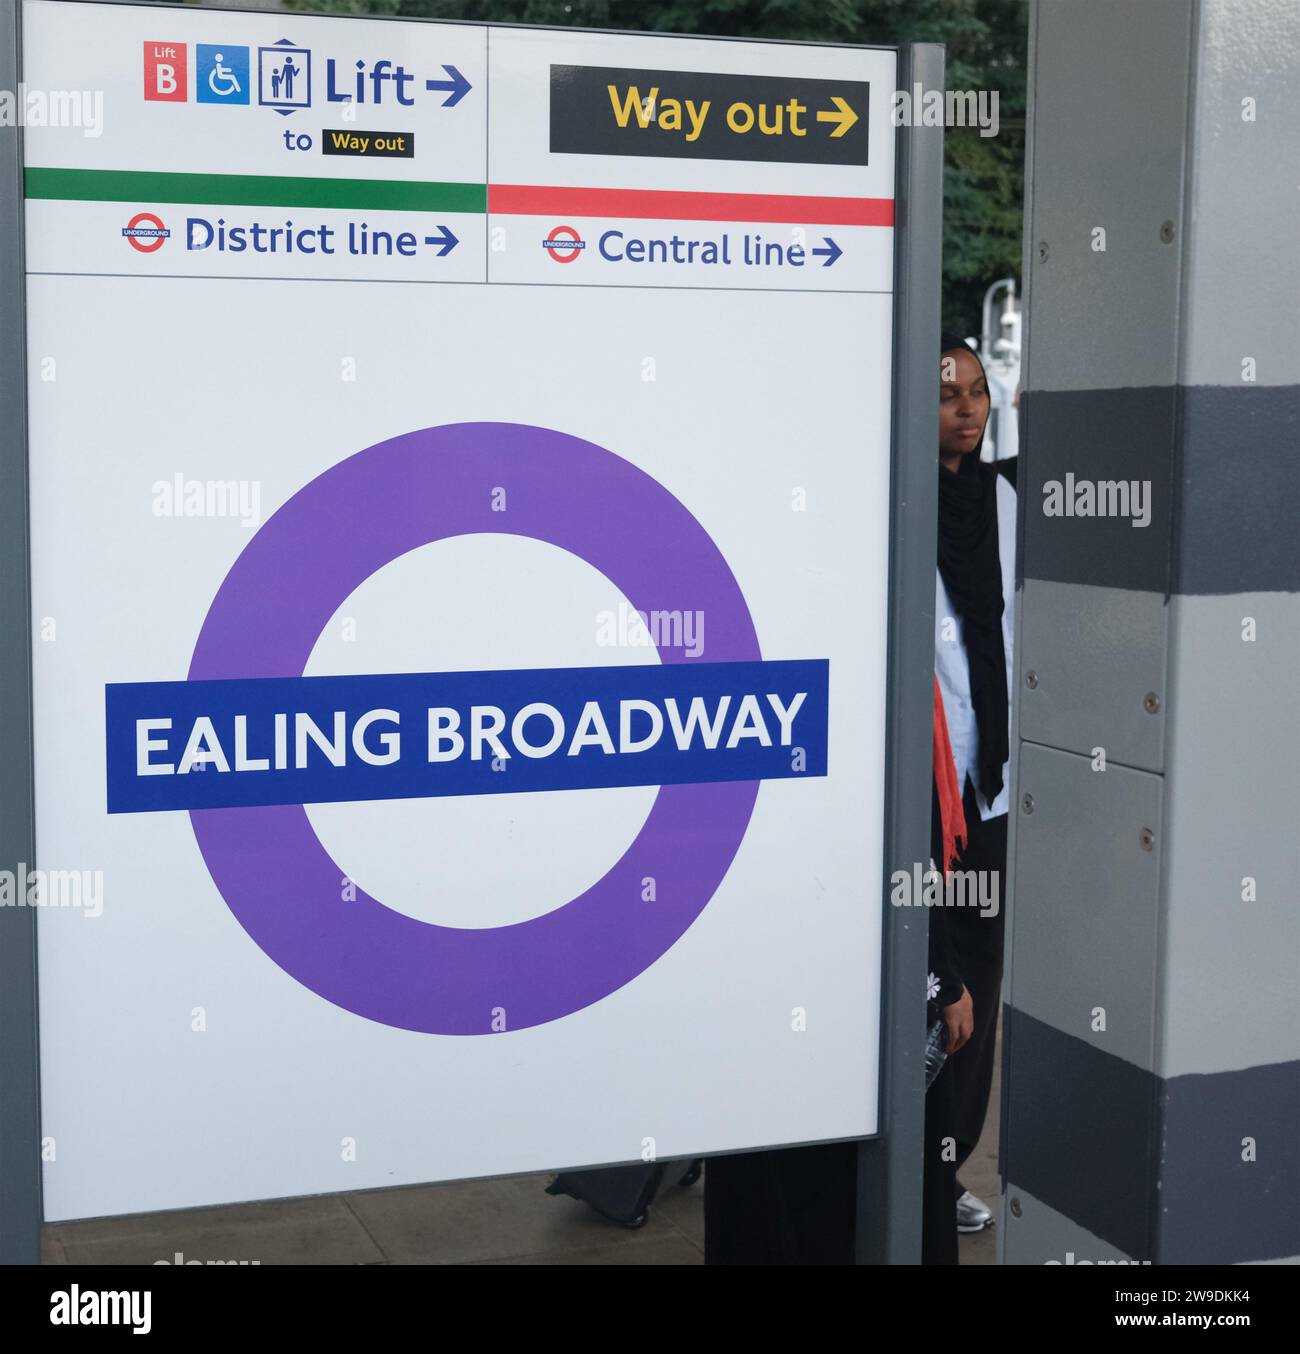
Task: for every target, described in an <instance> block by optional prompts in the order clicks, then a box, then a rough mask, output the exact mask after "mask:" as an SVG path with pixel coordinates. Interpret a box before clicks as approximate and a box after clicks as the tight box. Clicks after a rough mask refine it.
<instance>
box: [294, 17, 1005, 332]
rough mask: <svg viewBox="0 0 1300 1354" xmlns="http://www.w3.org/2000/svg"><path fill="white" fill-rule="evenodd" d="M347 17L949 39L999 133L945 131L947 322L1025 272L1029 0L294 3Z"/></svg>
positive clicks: (952, 54)
mask: <svg viewBox="0 0 1300 1354" xmlns="http://www.w3.org/2000/svg"><path fill="white" fill-rule="evenodd" d="M286 3H287V4H288V5H289V7H290V8H296V9H304V10H311V11H318V12H319V11H325V12H329V13H341V14H378V15H391V16H394V17H401V18H421V19H449V20H462V21H466V20H467V21H471V22H485V23H524V24H551V25H557V26H574V27H579V28H614V29H623V30H627V31H630V32H651V33H694V34H700V35H710V36H716V37H737V38H784V39H790V40H795V41H813V42H844V43H881V44H885V45H893V44H896V43H903V42H942V43H944V44H945V45H946V47H947V49H948V66H947V87H948V88H949V89H961V90H989V91H992V90H996V91H997V93H998V119H999V130H998V135H997V136H996V137H982V136H981V135H980V134H979V130H978V129H977V128H949V129H948V132H947V135H946V137H945V147H946V150H945V160H946V174H945V182H944V267H943V274H944V275H943V308H944V325H945V328H950V329H955V330H957V331H958V332H960V333H967V334H975V333H978V332H979V325H980V303H981V301H982V299H983V296H984V289H985V287H987V286H988V284H989V283H990V282H992V281H994V280H995V279H997V278H999V277H1005V276H1007V275H1011V276H1014V277H1016V278H1019V276H1020V233H1021V203H1022V198H1023V194H1024V152H1025V57H1026V50H1025V49H1026V36H1027V25H1028V20H1027V13H1026V0H286Z"/></svg>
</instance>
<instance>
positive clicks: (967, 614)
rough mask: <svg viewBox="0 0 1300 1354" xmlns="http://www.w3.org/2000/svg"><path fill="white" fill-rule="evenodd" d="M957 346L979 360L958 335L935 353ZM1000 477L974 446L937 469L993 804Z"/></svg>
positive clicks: (999, 702)
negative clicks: (949, 466) (953, 465)
mask: <svg viewBox="0 0 1300 1354" xmlns="http://www.w3.org/2000/svg"><path fill="white" fill-rule="evenodd" d="M954 348H964V349H965V350H966V352H968V353H970V354H971V356H972V357H974V358H975V360H976V361H977V362H979V355H978V354H977V353H975V352H973V351H972V350H971V349H970V348H968V347H966V344H964V343H963V342H962V341H961V339H959V338H953V337H951V336H949V335H947V334H945V335H943V337H942V338H941V339H940V350H941V351H940V356H942V354H943V353H947V352H951V351H952V350H953V349H954ZM983 365H984V364H983V363H980V367H981V370H982V369H983ZM997 480H998V477H997V471H996V470H994V468H993V467H992V466H991V465H986V464H985V463H984V462H983V461H981V460H980V458H979V453H978V452H977V451H971V452H968V453H967V454H966V455H964V456H963V457H962V458H961V462H960V464H959V467H958V470H957V472H956V473H955V474H954V473H953V472H952V471H951V470H945V469H944V468H943V466H942V465H940V467H939V574H940V576H941V577H942V579H943V585H944V587H945V588H947V589H948V596H949V597H950V598H951V599H952V605H953V610H954V611H956V613H957V615H958V616H959V617H960V618H961V631H962V641H963V643H964V644H965V647H966V659H967V663H968V664H969V667H970V690H971V704H972V705H973V706H974V709H975V727H976V729H977V731H978V733H979V759H978V763H977V766H976V767H975V768H974V775H973V777H972V778H973V779H974V781H975V784H976V785H977V786H978V788H979V791H980V793H981V794H982V795H983V796H984V798H985V799H986V800H988V802H989V803H990V804H991V803H992V802H993V801H994V800H995V799H996V798H997V797H998V795H999V794H1000V793H1001V791H1002V767H1003V765H1004V764H1005V763H1006V760H1007V757H1008V754H1009V751H1010V748H1009V743H1008V729H1007V658H1006V649H1005V648H1004V647H1003V644H1002V610H1003V597H1002V561H1001V558H1000V557H999V554H998V483H997Z"/></svg>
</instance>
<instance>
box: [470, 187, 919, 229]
mask: <svg viewBox="0 0 1300 1354" xmlns="http://www.w3.org/2000/svg"><path fill="white" fill-rule="evenodd" d="M488 211H489V212H497V213H499V214H501V215H505V216H606V217H608V216H614V217H634V218H639V219H643V220H653V221H772V222H777V221H779V222H789V223H791V224H795V225H799V224H803V225H819V226H892V225H893V224H894V200H893V198H889V197H791V196H785V195H782V194H773V193H682V192H670V191H665V190H662V189H658V188H652V189H640V188H547V187H537V186H533V185H530V184H520V183H491V184H489V185H488Z"/></svg>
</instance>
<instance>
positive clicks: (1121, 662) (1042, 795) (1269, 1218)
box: [1001, 0, 1300, 1264]
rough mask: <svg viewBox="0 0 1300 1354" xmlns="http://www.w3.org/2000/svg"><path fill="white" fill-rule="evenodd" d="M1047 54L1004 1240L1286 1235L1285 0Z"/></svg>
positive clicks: (1261, 0)
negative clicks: (1107, 490)
mask: <svg viewBox="0 0 1300 1354" xmlns="http://www.w3.org/2000/svg"><path fill="white" fill-rule="evenodd" d="M1030 63H1031V69H1030V98H1031V103H1030V144H1029V160H1030V164H1029V166H1028V169H1029V181H1028V193H1027V201H1026V218H1025V220H1026V240H1025V244H1026V265H1025V276H1026V281H1027V283H1028V319H1027V335H1028V351H1029V364H1028V366H1027V368H1026V371H1025V377H1024V391H1025V394H1024V395H1023V396H1022V430H1023V454H1022V467H1021V472H1020V490H1021V495H1022V502H1021V505H1020V506H1021V548H1022V559H1021V569H1022V574H1023V577H1022V580H1021V586H1020V590H1019V594H1018V609H1019V614H1018V620H1019V624H1018V631H1017V636H1018V642H1017V652H1016V678H1017V681H1016V686H1017V693H1016V701H1017V713H1016V756H1017V759H1018V772H1017V781H1016V798H1015V801H1014V802H1013V807H1012V833H1013V847H1012V850H1013V860H1014V870H1013V888H1014V898H1013V900H1012V905H1011V914H1010V922H1011V926H1010V930H1009V933H1008V979H1007V983H1006V986H1005V989H1004V999H1005V1000H1006V1002H1007V1006H1006V1008H1005V1010H1004V1019H1005V1028H1006V1033H1005V1037H1004V1049H1005V1052H1004V1058H1005V1063H1004V1101H1003V1162H1002V1165H1003V1179H1004V1191H1003V1215H1002V1219H1001V1227H1002V1247H1003V1257H1004V1259H1005V1260H1006V1261H1008V1262H1012V1263H1044V1262H1050V1261H1058V1262H1061V1263H1068V1262H1070V1257H1071V1256H1073V1262H1074V1263H1078V1262H1080V1261H1084V1260H1088V1261H1096V1260H1099V1259H1106V1258H1111V1259H1114V1258H1128V1259H1133V1260H1145V1261H1152V1262H1154V1263H1157V1264H1159V1263H1178V1262H1191V1263H1220V1262H1242V1261H1265V1260H1278V1259H1286V1258H1290V1257H1297V1256H1300V1130H1297V1124H1298V1123H1300V1060H1298V1059H1300V1024H1298V1023H1297V1021H1296V1019H1295V1001H1296V994H1297V990H1298V989H1300V983H1298V982H1297V978H1298V977H1300V908H1298V907H1297V899H1298V897H1300V848H1298V847H1297V840H1298V837H1300V834H1298V833H1297V819H1298V817H1300V815H1298V814H1297V798H1298V796H1297V786H1298V785H1300V713H1298V711H1300V695H1298V693H1297V674H1298V672H1300V597H1297V590H1298V589H1300V548H1298V547H1297V538H1298V534H1300V533H1298V532H1297V501H1298V495H1297V485H1298V484H1300V457H1298V456H1297V441H1298V439H1297V417H1296V411H1297V403H1298V399H1297V391H1298V389H1300V387H1298V384H1297V383H1298V382H1300V322H1298V319H1297V316H1298V313H1300V311H1298V307H1297V301H1298V300H1300V256H1298V253H1297V239H1298V238H1300V232H1298V231H1297V220H1298V213H1297V195H1296V183H1297V178H1298V177H1300V135H1298V134H1297V119H1296V112H1295V96H1296V90H1297V88H1300V9H1297V7H1296V6H1295V4H1294V0H1252V2H1251V3H1250V4H1239V3H1233V2H1232V0H1144V3H1142V4H1133V3H1130V2H1129V0H1093V3H1089V4H1075V3H1063V2H1062V0H1049V3H1038V4H1035V6H1034V9H1033V14H1032V19H1031V31H1030ZM1101 230H1104V232H1105V234H1104V238H1103V237H1102V236H1101V235H1099V234H1098V233H1097V232H1098V231H1101ZM1103 243H1104V248H1102V247H1101V246H1102V245H1103ZM1069 475H1073V476H1074V477H1075V483H1074V485H1073V490H1074V492H1073V495H1070V493H1069V491H1070V488H1071V485H1070V481H1069V480H1068V479H1067V476H1069ZM1120 480H1124V481H1129V482H1130V483H1131V482H1134V481H1136V482H1138V483H1139V484H1140V485H1148V486H1149V491H1148V494H1149V496H1148V497H1147V498H1146V507H1147V508H1148V509H1149V512H1150V519H1149V523H1148V525H1145V526H1138V525H1135V524H1134V518H1133V517H1132V516H1129V517H1122V516H1111V517H1097V516H1093V517H1089V516H1077V515H1076V516H1064V517H1063V516H1049V515H1048V513H1047V511H1046V509H1047V506H1048V503H1049V498H1048V495H1049V492H1050V491H1051V489H1052V485H1053V483H1056V484H1058V485H1060V486H1061V493H1062V495H1063V496H1069V497H1072V498H1073V501H1074V502H1075V504H1076V505H1078V504H1079V495H1080V493H1081V492H1083V491H1082V490H1081V488H1080V482H1082V481H1090V482H1098V481H1120ZM1140 502H1141V500H1139V503H1140ZM1131 507H1132V504H1130V508H1131ZM1103 757H1104V770H1103V769H1102V765H1103V760H1102V759H1103Z"/></svg>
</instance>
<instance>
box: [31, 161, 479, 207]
mask: <svg viewBox="0 0 1300 1354" xmlns="http://www.w3.org/2000/svg"><path fill="white" fill-rule="evenodd" d="M23 180H24V185H25V188H26V193H27V196H28V197H32V198H57V199H59V200H60V201H64V202H138V203H144V204H148V203H152V202H201V203H215V204H220V205H222V206H230V207H344V208H350V209H353V210H355V209H358V208H359V209H362V210H367V211H379V210H387V211H403V212H485V211H486V210H487V185H486V184H482V183H403V182H401V181H400V180H397V179H300V178H287V177H281V176H277V175H259V174H160V173H154V172H153V171H151V170H127V169H28V170H27V171H26V172H25V174H24V176H23Z"/></svg>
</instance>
